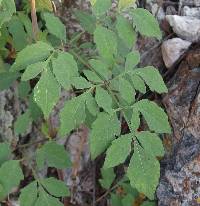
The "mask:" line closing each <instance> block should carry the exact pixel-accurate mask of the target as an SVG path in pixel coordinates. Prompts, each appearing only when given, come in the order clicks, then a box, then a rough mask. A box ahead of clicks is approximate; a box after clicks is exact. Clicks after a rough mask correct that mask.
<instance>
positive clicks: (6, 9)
mask: <svg viewBox="0 0 200 206" xmlns="http://www.w3.org/2000/svg"><path fill="white" fill-rule="evenodd" d="M0 7H1V13H0V28H1V26H2V25H3V24H4V23H5V22H7V21H9V20H10V19H11V17H12V15H13V14H14V13H15V12H16V7H15V1H14V0H9V1H8V0H1V1H0Z"/></svg>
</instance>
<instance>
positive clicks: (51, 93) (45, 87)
mask: <svg viewBox="0 0 200 206" xmlns="http://www.w3.org/2000/svg"><path fill="white" fill-rule="evenodd" d="M59 97H60V86H59V84H58V82H57V81H56V79H55V77H54V76H53V74H52V72H51V70H50V68H48V69H46V70H44V71H43V73H42V76H41V78H40V80H39V81H38V83H37V84H36V86H35V88H34V100H35V102H36V103H37V104H38V106H39V107H40V108H41V110H42V112H43V114H44V117H45V118H48V116H49V114H50V113H51V111H52V109H53V107H54V106H55V105H56V103H57V102H58V100H59Z"/></svg>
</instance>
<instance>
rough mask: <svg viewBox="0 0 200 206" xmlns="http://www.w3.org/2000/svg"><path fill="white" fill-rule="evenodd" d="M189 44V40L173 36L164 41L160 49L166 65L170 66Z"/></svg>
mask: <svg viewBox="0 0 200 206" xmlns="http://www.w3.org/2000/svg"><path fill="white" fill-rule="evenodd" d="M190 45H191V42H189V41H185V40H182V39H180V38H173V39H169V40H166V41H164V42H163V44H162V47H161V49H162V56H163V60H164V63H165V65H166V67H167V68H170V67H172V66H173V65H174V63H175V62H176V61H177V60H178V59H179V58H180V57H181V55H182V54H184V52H185V51H186V50H187V49H188V48H189V46H190Z"/></svg>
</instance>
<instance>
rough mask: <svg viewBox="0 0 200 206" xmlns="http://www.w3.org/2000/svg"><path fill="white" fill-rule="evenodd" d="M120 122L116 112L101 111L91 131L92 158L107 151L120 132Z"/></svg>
mask: <svg viewBox="0 0 200 206" xmlns="http://www.w3.org/2000/svg"><path fill="white" fill-rule="evenodd" d="M120 128H121V127H120V122H119V120H118V119H117V116H116V114H112V115H109V114H107V113H104V112H101V113H99V114H98V116H97V119H96V120H95V121H94V123H93V124H92V130H91V132H90V139H89V140H90V152H91V157H92V159H95V158H96V157H97V156H98V155H99V154H101V153H102V152H104V151H105V149H107V147H108V146H109V144H110V143H111V142H112V140H114V139H115V136H117V135H119V134H120V130H121V129H120Z"/></svg>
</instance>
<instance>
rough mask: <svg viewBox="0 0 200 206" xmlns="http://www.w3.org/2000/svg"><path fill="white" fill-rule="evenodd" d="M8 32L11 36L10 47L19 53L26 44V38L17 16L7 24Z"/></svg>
mask: <svg viewBox="0 0 200 206" xmlns="http://www.w3.org/2000/svg"><path fill="white" fill-rule="evenodd" d="M8 31H9V33H10V34H11V35H12V46H13V47H14V48H15V50H16V51H20V50H22V49H24V48H25V47H26V45H27V44H28V36H27V34H26V32H25V30H24V25H23V24H22V22H21V21H20V19H19V18H18V17H17V16H13V17H12V21H10V22H9V23H8Z"/></svg>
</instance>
